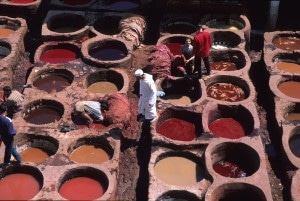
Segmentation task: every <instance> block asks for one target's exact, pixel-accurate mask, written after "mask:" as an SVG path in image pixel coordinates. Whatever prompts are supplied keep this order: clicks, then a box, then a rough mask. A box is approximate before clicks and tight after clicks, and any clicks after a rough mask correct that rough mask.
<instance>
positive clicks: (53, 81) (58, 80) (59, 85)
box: [33, 75, 70, 93]
mask: <svg viewBox="0 0 300 201" xmlns="http://www.w3.org/2000/svg"><path fill="white" fill-rule="evenodd" d="M33 85H34V86H35V87H37V88H38V89H40V90H43V91H46V92H48V93H55V92H59V91H62V90H63V89H65V88H66V87H68V86H70V83H69V81H68V80H67V79H66V78H64V77H62V76H58V75H48V76H42V77H39V78H38V79H36V80H35V81H34V82H33Z"/></svg>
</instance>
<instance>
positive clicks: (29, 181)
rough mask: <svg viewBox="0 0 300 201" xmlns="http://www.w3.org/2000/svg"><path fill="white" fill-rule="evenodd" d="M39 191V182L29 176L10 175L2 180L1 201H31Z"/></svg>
mask: <svg viewBox="0 0 300 201" xmlns="http://www.w3.org/2000/svg"><path fill="white" fill-rule="evenodd" d="M39 191H40V185H39V183H38V181H37V180H36V179H35V178H34V177H33V176H32V175H29V174H23V173H15V174H10V175H7V176H5V177H4V178H2V179H1V180H0V200H30V199H32V198H33V197H34V196H35V195H36V194H37V193H38V192H39Z"/></svg>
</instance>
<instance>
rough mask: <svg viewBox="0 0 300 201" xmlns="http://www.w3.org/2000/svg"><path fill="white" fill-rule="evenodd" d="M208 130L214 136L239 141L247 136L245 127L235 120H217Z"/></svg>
mask: <svg viewBox="0 0 300 201" xmlns="http://www.w3.org/2000/svg"><path fill="white" fill-rule="evenodd" d="M208 128H209V130H210V131H211V132H212V133H213V134H214V135H217V136H219V137H223V138H227V139H239V138H241V137H244V136H245V135H246V134H245V131H244V128H243V126H242V125H241V124H240V123H239V122H238V121H236V120H235V119H233V118H220V119H217V120H215V121H213V122H212V123H210V124H209V126H208Z"/></svg>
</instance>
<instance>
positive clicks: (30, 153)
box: [20, 147, 49, 164]
mask: <svg viewBox="0 0 300 201" xmlns="http://www.w3.org/2000/svg"><path fill="white" fill-rule="evenodd" d="M20 155H21V157H22V160H23V161H27V162H33V163H36V164H39V163H42V162H44V161H45V160H47V159H48V158H49V155H48V154H47V153H46V152H45V151H43V150H42V149H39V148H35V147H28V148H27V149H25V150H24V151H22V152H20Z"/></svg>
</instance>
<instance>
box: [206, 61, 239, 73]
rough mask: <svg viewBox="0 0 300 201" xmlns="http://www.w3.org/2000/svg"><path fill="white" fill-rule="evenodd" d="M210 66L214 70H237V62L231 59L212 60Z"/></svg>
mask: <svg viewBox="0 0 300 201" xmlns="http://www.w3.org/2000/svg"><path fill="white" fill-rule="evenodd" d="M210 66H211V69H212V70H218V71H233V70H237V67H236V65H235V63H233V62H230V61H219V62H211V63H210Z"/></svg>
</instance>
